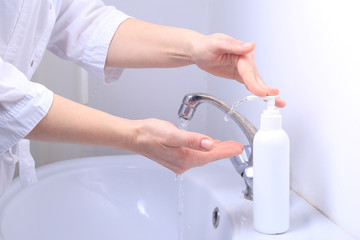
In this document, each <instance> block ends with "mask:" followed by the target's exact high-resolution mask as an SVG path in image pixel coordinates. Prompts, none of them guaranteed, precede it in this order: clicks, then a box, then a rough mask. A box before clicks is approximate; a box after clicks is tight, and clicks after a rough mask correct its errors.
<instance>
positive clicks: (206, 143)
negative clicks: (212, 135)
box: [200, 139, 212, 151]
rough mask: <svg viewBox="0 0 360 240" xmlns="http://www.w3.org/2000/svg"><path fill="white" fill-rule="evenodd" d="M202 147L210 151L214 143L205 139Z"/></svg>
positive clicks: (202, 141) (201, 143)
mask: <svg viewBox="0 0 360 240" xmlns="http://www.w3.org/2000/svg"><path fill="white" fill-rule="evenodd" d="M200 146H201V147H202V148H203V149H205V150H208V151H210V150H211V149H212V141H211V140H210V139H203V140H201V142H200Z"/></svg>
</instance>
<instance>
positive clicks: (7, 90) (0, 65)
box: [0, 57, 53, 196]
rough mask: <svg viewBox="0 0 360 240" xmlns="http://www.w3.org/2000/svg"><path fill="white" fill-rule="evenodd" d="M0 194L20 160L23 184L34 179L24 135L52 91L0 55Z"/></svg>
mask: <svg viewBox="0 0 360 240" xmlns="http://www.w3.org/2000/svg"><path fill="white" fill-rule="evenodd" d="M0 73H1V74H0V196H1V195H2V194H3V193H4V191H5V189H6V188H7V187H8V186H9V184H10V183H11V181H12V178H13V176H14V170H15V164H16V162H17V161H20V178H21V181H22V182H23V183H24V184H31V183H33V182H35V181H36V175H35V171H34V167H35V166H34V160H33V159H32V157H31V155H30V153H29V146H28V141H27V140H24V139H23V138H24V137H25V136H26V135H27V134H28V133H29V132H30V131H31V130H32V129H33V128H34V127H35V126H36V125H37V124H38V123H39V122H40V120H41V119H42V118H43V117H44V116H45V115H46V114H47V112H48V111H49V109H50V106H51V104H52V100H53V93H52V92H51V91H50V90H48V89H47V88H45V87H44V86H42V85H40V84H37V83H34V82H31V81H29V80H28V79H27V78H26V76H25V75H24V74H23V73H22V72H21V71H19V70H18V69H17V68H16V67H15V66H13V65H11V64H9V63H7V62H4V61H3V60H2V58H1V57H0Z"/></svg>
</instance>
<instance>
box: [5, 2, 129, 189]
mask: <svg viewBox="0 0 360 240" xmlns="http://www.w3.org/2000/svg"><path fill="white" fill-rule="evenodd" d="M0 6H1V7H0V196H1V195H2V194H3V192H4V191H5V189H6V187H7V186H8V185H9V184H10V183H11V181H12V178H13V175H14V169H15V164H16V162H17V161H19V166H20V179H21V182H22V183H23V184H25V185H26V184H31V183H34V182H36V174H35V171H34V160H33V159H32V157H31V155H30V152H29V143H28V141H27V140H24V139H23V138H24V137H25V136H26V135H27V134H28V133H29V132H30V131H31V130H32V129H33V128H34V127H35V126H36V125H37V124H38V122H39V121H40V120H41V119H42V118H43V117H44V116H45V115H46V113H47V112H48V110H49V108H50V106H51V103H52V99H53V93H52V92H51V91H50V90H48V89H47V88H46V87H44V86H42V85H40V84H37V83H34V82H31V81H30V79H31V77H32V75H33V73H34V72H35V70H36V68H37V66H38V65H39V63H40V61H41V58H42V56H43V54H44V52H45V49H46V48H47V49H49V50H50V51H52V52H53V53H55V54H56V55H58V56H60V57H61V58H64V59H68V60H71V61H74V62H75V63H77V64H79V65H80V66H82V67H83V68H85V69H86V70H87V71H89V72H91V73H92V74H93V75H95V76H97V77H98V78H100V79H102V80H103V81H105V82H107V83H109V82H112V81H114V80H116V79H118V78H119V76H120V74H121V69H112V68H105V60H106V55H107V51H108V47H109V44H110V41H111V39H112V37H113V35H114V33H115V31H116V29H117V28H118V26H119V25H120V24H121V22H123V21H124V20H125V19H127V18H128V16H127V15H126V14H124V13H122V12H120V11H118V10H116V9H115V8H114V7H110V6H104V4H103V3H102V2H101V1H100V0H31V1H24V0H11V1H7V0H0Z"/></svg>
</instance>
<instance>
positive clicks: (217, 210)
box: [212, 207, 220, 228]
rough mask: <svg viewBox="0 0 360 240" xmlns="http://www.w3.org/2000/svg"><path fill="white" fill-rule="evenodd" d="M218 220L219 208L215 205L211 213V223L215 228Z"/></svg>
mask: <svg viewBox="0 0 360 240" xmlns="http://www.w3.org/2000/svg"><path fill="white" fill-rule="evenodd" d="M219 222H220V210H219V208H218V207H216V208H215V209H214V210H213V213H212V223H213V226H214V228H217V227H218V226H219Z"/></svg>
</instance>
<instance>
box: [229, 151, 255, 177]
mask: <svg viewBox="0 0 360 240" xmlns="http://www.w3.org/2000/svg"><path fill="white" fill-rule="evenodd" d="M230 160H231V162H232V164H233V165H234V168H235V170H236V171H237V172H238V173H239V174H240V175H241V176H242V177H243V174H244V170H245V168H246V167H247V166H248V165H249V164H250V163H251V165H252V149H251V146H250V145H245V146H244V150H243V152H242V153H241V154H239V155H235V156H234V157H232V158H231V159H230Z"/></svg>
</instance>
